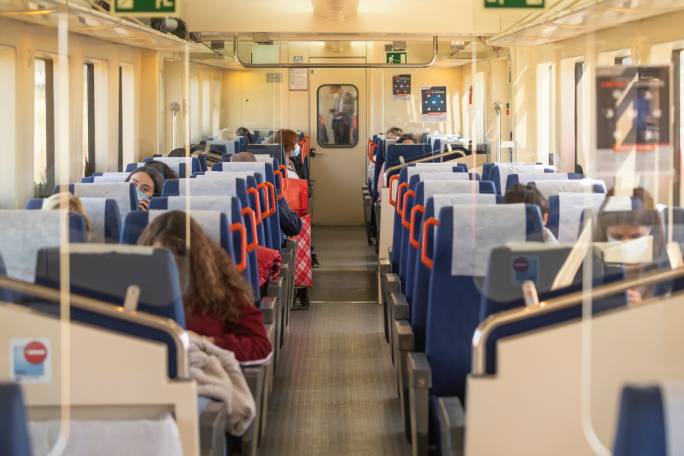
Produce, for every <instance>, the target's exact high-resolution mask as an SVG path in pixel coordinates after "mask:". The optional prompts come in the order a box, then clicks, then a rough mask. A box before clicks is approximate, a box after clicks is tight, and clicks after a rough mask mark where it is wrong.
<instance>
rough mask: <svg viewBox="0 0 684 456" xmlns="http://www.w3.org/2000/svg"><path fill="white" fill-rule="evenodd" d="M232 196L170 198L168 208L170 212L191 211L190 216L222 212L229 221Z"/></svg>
mask: <svg viewBox="0 0 684 456" xmlns="http://www.w3.org/2000/svg"><path fill="white" fill-rule="evenodd" d="M231 198H232V197H230V196H227V197H219V196H189V197H186V196H169V197H168V199H167V200H166V201H167V208H168V210H170V211H186V210H187V209H188V208H189V209H190V215H194V214H195V211H220V212H225V213H226V214H227V215H228V218H229V221H230V218H231V215H232V212H233V211H232V201H231Z"/></svg>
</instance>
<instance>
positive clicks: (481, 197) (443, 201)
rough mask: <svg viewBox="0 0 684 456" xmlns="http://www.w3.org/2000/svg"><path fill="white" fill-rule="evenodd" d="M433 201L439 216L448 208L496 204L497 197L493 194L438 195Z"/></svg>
mask: <svg viewBox="0 0 684 456" xmlns="http://www.w3.org/2000/svg"><path fill="white" fill-rule="evenodd" d="M432 200H433V201H434V204H435V214H437V215H439V211H440V210H442V208H443V207H447V206H458V205H464V204H468V205H473V206H474V205H478V204H496V195H495V194H493V193H452V194H449V195H445V194H437V195H434V196H433V197H432Z"/></svg>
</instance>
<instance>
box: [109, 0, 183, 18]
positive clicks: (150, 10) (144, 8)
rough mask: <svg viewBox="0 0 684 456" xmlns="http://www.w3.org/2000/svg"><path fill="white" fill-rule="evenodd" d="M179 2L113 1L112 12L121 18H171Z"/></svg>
mask: <svg viewBox="0 0 684 456" xmlns="http://www.w3.org/2000/svg"><path fill="white" fill-rule="evenodd" d="M179 3H180V0H114V12H115V13H116V14H119V15H121V16H145V17H154V16H173V15H177V14H178V4H179Z"/></svg>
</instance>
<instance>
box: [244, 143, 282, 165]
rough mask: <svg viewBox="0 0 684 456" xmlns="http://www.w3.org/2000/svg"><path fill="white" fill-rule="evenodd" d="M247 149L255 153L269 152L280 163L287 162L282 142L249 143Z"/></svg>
mask: <svg viewBox="0 0 684 456" xmlns="http://www.w3.org/2000/svg"><path fill="white" fill-rule="evenodd" d="M246 150H247V152H252V153H253V154H255V155H258V154H267V155H269V156H271V157H273V158H275V159H276V160H278V161H279V162H280V163H284V162H285V160H284V159H285V154H284V153H283V146H282V145H281V144H247V148H246Z"/></svg>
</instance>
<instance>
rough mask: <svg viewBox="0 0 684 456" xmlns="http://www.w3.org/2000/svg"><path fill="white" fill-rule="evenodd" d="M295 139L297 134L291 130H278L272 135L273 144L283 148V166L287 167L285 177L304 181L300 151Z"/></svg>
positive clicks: (304, 175) (304, 174)
mask: <svg viewBox="0 0 684 456" xmlns="http://www.w3.org/2000/svg"><path fill="white" fill-rule="evenodd" d="M297 139H298V138H297V133H295V132H294V131H292V130H278V131H277V132H275V134H274V135H273V140H274V143H275V144H281V145H282V146H283V152H284V153H285V164H286V166H287V177H290V178H293V179H306V173H305V172H304V164H303V162H302V158H301V151H302V149H301V146H300V145H299V141H298V140H297Z"/></svg>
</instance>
